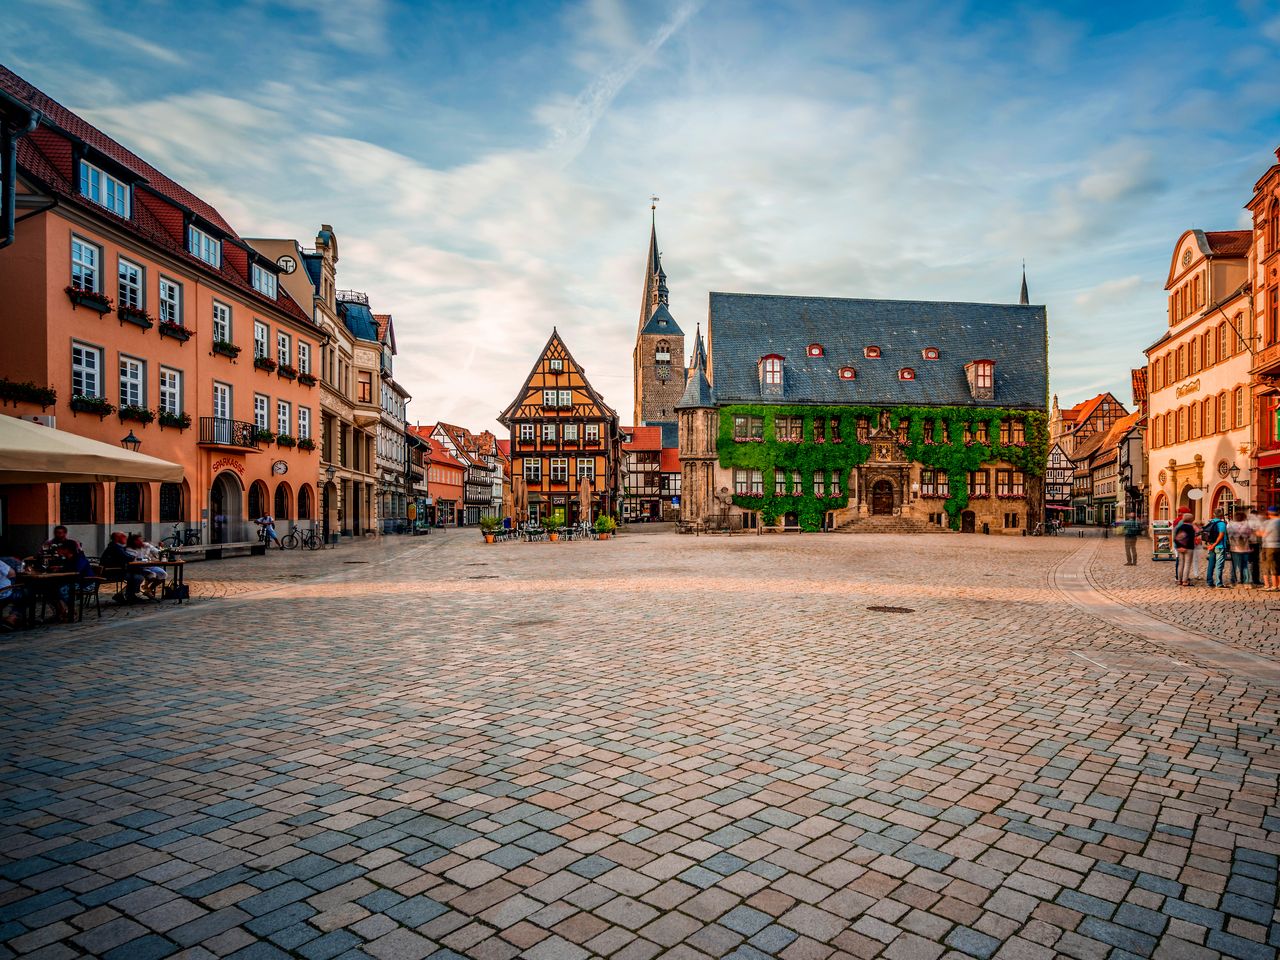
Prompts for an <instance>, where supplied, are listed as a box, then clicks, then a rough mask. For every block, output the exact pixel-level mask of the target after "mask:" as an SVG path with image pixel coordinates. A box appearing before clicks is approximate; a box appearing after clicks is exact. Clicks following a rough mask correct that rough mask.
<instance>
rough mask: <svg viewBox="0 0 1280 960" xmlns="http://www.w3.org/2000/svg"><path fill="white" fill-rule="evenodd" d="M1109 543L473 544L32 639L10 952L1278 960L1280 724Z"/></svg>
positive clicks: (14, 808)
mask: <svg viewBox="0 0 1280 960" xmlns="http://www.w3.org/2000/svg"><path fill="white" fill-rule="evenodd" d="M1081 549H1088V550H1094V549H1098V550H1100V551H1102V552H1101V553H1100V554H1099V556H1098V558H1097V559H1096V560H1095V563H1094V577H1095V579H1096V571H1097V570H1098V569H1099V565H1103V567H1104V568H1105V569H1106V570H1108V571H1109V570H1110V569H1111V567H1110V566H1107V565H1108V564H1109V563H1110V560H1109V554H1108V553H1106V551H1112V550H1113V549H1114V550H1118V549H1122V547H1121V545H1120V544H1119V543H1118V542H1112V541H1108V542H1105V543H1096V542H1092V541H1090V542H1082V541H1077V540H1074V539H1069V538H1054V539H1031V538H1027V539H1023V538H1018V539H1004V538H995V537H992V538H986V537H973V536H967V537H961V536H929V537H921V538H905V537H890V536H880V537H873V536H864V537H856V536H826V537H823V536H788V537H783V536H777V537H755V536H744V537H737V538H733V539H721V538H712V537H702V538H694V537H680V536H677V535H675V534H671V533H656V532H647V531H644V530H642V529H641V530H637V531H636V532H634V533H630V534H627V535H625V536H623V537H621V538H618V539H616V540H613V541H610V542H607V543H599V542H587V543H561V544H504V545H496V546H488V547H486V546H485V545H483V544H482V543H481V542H480V538H479V536H478V534H476V533H475V532H474V531H466V532H461V533H450V534H446V535H443V536H442V535H439V534H433V535H432V536H431V537H429V538H419V539H418V540H408V539H401V540H398V541H393V542H390V543H385V544H378V545H375V546H371V547H366V546H364V545H361V546H360V547H357V548H353V549H352V550H351V551H349V552H347V553H344V552H343V551H341V550H340V551H335V552H333V553H331V554H326V555H325V560H324V562H323V563H321V564H318V565H315V566H312V567H310V568H308V569H309V570H314V571H315V572H316V573H317V574H318V576H303V577H301V578H298V579H291V580H285V582H281V581H280V579H276V580H274V581H271V582H268V583H265V589H260V590H259V589H256V588H255V589H254V590H252V591H249V592H245V593H241V594H239V595H236V596H226V597H224V598H222V599H216V600H214V599H211V600H208V601H205V602H203V603H197V604H191V605H189V606H188V607H187V608H185V609H183V610H179V611H175V612H173V613H170V612H168V611H165V613H164V614H163V616H162V615H161V613H160V612H158V611H149V612H146V613H144V614H142V615H141V616H138V617H136V618H133V617H130V618H128V619H121V620H116V621H111V622H105V623H104V624H103V625H102V626H100V627H99V626H97V625H95V624H93V623H90V624H88V625H86V626H84V627H80V628H76V629H75V630H68V631H64V632H55V631H46V632H42V633H40V634H37V635H32V636H31V637H30V638H29V639H25V640H8V641H6V642H5V643H4V644H0V671H2V673H0V676H3V678H4V679H3V681H2V682H3V685H4V687H3V689H4V701H3V702H4V707H3V712H2V713H0V743H2V744H3V747H4V750H3V755H2V756H0V878H3V879H0V944H3V946H0V954H3V955H5V956H8V955H9V954H10V953H16V954H31V955H39V956H47V957H62V956H66V957H70V956H76V955H84V954H91V955H97V956H106V957H110V958H113V960H114V958H117V957H119V958H135V957H136V958H149V957H160V956H167V955H176V954H178V953H179V952H182V951H185V953H184V955H186V956H200V957H206V956H221V955H233V956H242V957H280V956H293V957H303V958H308V960H313V958H327V957H335V956H353V957H358V956H373V957H381V958H392V957H405V958H415V957H426V956H436V957H455V956H463V957H476V958H488V957H515V956H521V955H523V956H528V957H533V958H547V960H559V958H569V960H572V958H579V957H587V956H609V957H619V958H644V957H653V956H657V955H660V954H661V955H664V956H670V957H703V956H709V957H719V956H735V957H754V958H758V957H769V956H779V957H785V958H789V960H790V958H811V957H812V958H825V957H845V956H856V957H874V956H884V957H891V958H915V957H922V958H933V957H939V956H944V955H946V956H978V957H989V956H1008V957H1046V958H1047V957H1053V956H1075V957H1104V956H1111V957H1125V956H1160V957H1165V956H1167V957H1201V956H1204V957H1208V956H1219V955H1226V956H1233V957H1239V958H1253V957H1273V956H1274V955H1275V952H1276V951H1275V945H1276V944H1277V943H1280V927H1277V926H1275V925H1274V924H1273V921H1274V920H1275V917H1274V915H1273V911H1274V909H1275V907H1274V904H1275V900H1276V885H1275V884H1276V875H1277V859H1276V855H1277V852H1278V851H1280V811H1278V810H1277V808H1276V803H1277V800H1276V789H1277V773H1278V771H1280V749H1277V748H1278V747H1280V735H1278V734H1277V719H1278V718H1277V709H1278V706H1280V697H1278V696H1277V691H1276V690H1275V689H1273V688H1269V687H1267V686H1265V685H1263V683H1261V682H1259V681H1257V680H1255V679H1252V678H1251V677H1250V676H1247V675H1235V674H1227V673H1224V672H1222V671H1221V670H1218V669H1214V668H1211V667H1206V666H1205V665H1203V664H1201V663H1199V662H1197V661H1196V660H1195V658H1194V657H1191V656H1188V655H1186V654H1182V653H1177V652H1175V654H1177V655H1170V651H1169V650H1167V649H1166V648H1163V647H1158V646H1155V645H1153V644H1152V643H1149V642H1147V641H1145V640H1143V639H1140V638H1138V637H1136V636H1131V635H1128V634H1125V633H1122V632H1119V631H1118V630H1116V629H1115V628H1113V627H1110V626H1108V624H1107V623H1104V622H1101V621H1097V620H1093V619H1091V618H1090V617H1088V616H1086V615H1084V614H1082V613H1081V612H1080V610H1079V609H1078V608H1076V607H1074V606H1072V605H1071V604H1069V603H1067V602H1065V601H1064V597H1063V595H1062V594H1061V593H1060V592H1059V591H1058V589H1057V588H1056V587H1054V586H1053V585H1052V584H1053V582H1054V581H1053V578H1052V574H1053V569H1054V567H1055V566H1057V565H1059V564H1061V563H1063V562H1064V561H1066V560H1067V558H1068V557H1070V556H1072V555H1074V554H1075V552H1076V551H1078V550H1081ZM359 551H365V552H364V553H360V552H359ZM275 560H284V561H285V562H286V563H297V564H301V563H302V562H303V561H302V560H301V559H300V558H299V559H295V560H289V559H287V558H285V557H270V558H253V560H252V563H255V564H263V563H269V562H272V561H275ZM345 560H367V561H368V562H367V563H363V564H361V563H353V564H349V565H348V564H346V563H343V562H342V561H345ZM233 564H240V565H242V566H244V567H245V569H247V570H249V572H250V573H252V572H255V571H254V570H253V568H251V567H250V566H249V564H250V561H232V562H228V563H227V564H226V566H225V568H224V569H225V571H226V572H225V573H224V574H222V576H223V577H225V578H227V579H228V580H230V579H232V575H233V573H234V569H233V567H232V565H233ZM207 566H208V567H209V568H210V573H209V576H210V577H211V578H214V577H216V576H218V575H217V574H216V572H215V571H214V570H213V568H214V567H217V566H219V565H218V564H209V565H207ZM1149 568H1150V565H1149V564H1148V565H1147V567H1145V568H1144V567H1140V568H1137V570H1136V572H1134V573H1133V576H1134V577H1136V578H1141V577H1143V576H1147V577H1150V578H1158V577H1160V576H1163V575H1164V573H1165V571H1164V567H1163V566H1161V567H1158V568H1155V569H1154V570H1152V569H1149ZM1117 569H1119V570H1124V569H1125V568H1117ZM1131 569H1132V568H1131ZM1144 571H1145V572H1144ZM281 572H283V571H279V570H278V571H277V574H279V573H281ZM244 579H252V578H250V577H248V575H247V574H246V577H245V578H244ZM1116 583H1119V584H1124V583H1127V580H1124V579H1121V578H1117V579H1116ZM1135 583H1137V586H1135V587H1134V588H1133V589H1132V591H1131V592H1130V594H1129V595H1128V596H1127V597H1124V598H1122V599H1121V600H1120V601H1118V602H1137V598H1138V595H1139V594H1140V593H1141V592H1142V590H1143V589H1144V588H1143V587H1142V585H1141V583H1140V582H1138V581H1136V580H1135ZM1103 585H1104V586H1108V587H1111V586H1114V585H1115V584H1106V583H1104V584H1103ZM1148 589H1149V590H1151V591H1155V592H1153V593H1152V596H1153V597H1156V599H1155V600H1153V601H1152V602H1160V601H1159V597H1157V596H1156V593H1158V591H1159V589H1160V588H1159V587H1158V586H1157V587H1152V588H1148ZM1264 596H1270V595H1264ZM1222 602H1223V603H1226V602H1227V601H1225V600H1223V601H1222ZM1249 602H1250V603H1251V604H1252V603H1253V601H1252V599H1251V600H1250V601H1249ZM1240 603H1244V601H1240ZM873 606H878V607H891V608H899V609H898V611H871V610H868V609H867V608H868V607H873ZM904 608H905V609H909V610H910V611H911V612H900V611H901V610H902V609H904ZM1268 938H1270V945H1268Z"/></svg>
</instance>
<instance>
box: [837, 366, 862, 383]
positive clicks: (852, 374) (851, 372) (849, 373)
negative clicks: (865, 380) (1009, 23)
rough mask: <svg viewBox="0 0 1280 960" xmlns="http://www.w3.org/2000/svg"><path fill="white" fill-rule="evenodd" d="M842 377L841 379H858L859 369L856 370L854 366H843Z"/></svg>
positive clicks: (841, 369)
mask: <svg viewBox="0 0 1280 960" xmlns="http://www.w3.org/2000/svg"><path fill="white" fill-rule="evenodd" d="M840 379H841V380H856V379H858V371H857V370H855V369H853V367H841V368H840Z"/></svg>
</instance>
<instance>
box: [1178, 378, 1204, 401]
mask: <svg viewBox="0 0 1280 960" xmlns="http://www.w3.org/2000/svg"><path fill="white" fill-rule="evenodd" d="M1199 390H1200V378H1199V377H1196V378H1195V379H1194V380H1188V381H1187V382H1186V383H1184V384H1182V386H1180V387H1178V389H1177V395H1178V396H1179V397H1185V396H1186V395H1187V394H1188V393H1196V392H1198V391H1199Z"/></svg>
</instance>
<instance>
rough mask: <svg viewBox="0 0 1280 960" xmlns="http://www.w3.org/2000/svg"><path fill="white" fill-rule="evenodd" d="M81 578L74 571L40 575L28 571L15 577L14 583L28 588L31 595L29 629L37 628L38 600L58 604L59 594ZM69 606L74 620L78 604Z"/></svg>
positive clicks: (28, 615)
mask: <svg viewBox="0 0 1280 960" xmlns="http://www.w3.org/2000/svg"><path fill="white" fill-rule="evenodd" d="M79 576H80V575H79V574H78V573H76V572H75V571H74V570H72V571H68V572H66V573H39V572H37V571H34V570H28V571H26V572H24V573H19V574H17V575H16V576H15V577H14V582H15V583H18V584H20V585H21V586H24V587H26V588H27V590H28V591H29V592H30V594H31V597H30V602H29V603H28V604H27V605H26V625H27V626H28V627H33V626H35V622H36V601H37V600H44V601H46V602H47V603H54V602H56V601H57V600H59V599H61V598H60V597H59V596H58V592H59V591H60V590H61V589H62V588H63V587H65V586H67V585H68V584H72V583H75V582H76V580H77V579H78V578H79ZM68 606H69V607H70V609H71V616H72V617H73V618H74V617H75V615H76V604H75V603H74V601H73V602H71V603H70V604H68Z"/></svg>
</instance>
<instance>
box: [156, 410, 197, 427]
mask: <svg viewBox="0 0 1280 960" xmlns="http://www.w3.org/2000/svg"><path fill="white" fill-rule="evenodd" d="M189 426H191V414H189V413H179V414H173V413H169V412H167V411H165V410H161V411H160V427H161V429H163V428H164V427H174V428H176V429H178V430H185V429H187V427H189Z"/></svg>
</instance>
